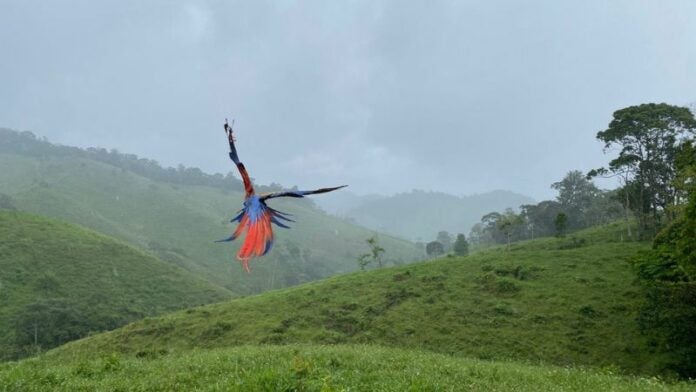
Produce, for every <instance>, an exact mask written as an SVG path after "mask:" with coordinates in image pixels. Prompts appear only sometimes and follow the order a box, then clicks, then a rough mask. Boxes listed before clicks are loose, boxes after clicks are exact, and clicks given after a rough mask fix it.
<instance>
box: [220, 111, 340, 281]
mask: <svg viewBox="0 0 696 392" xmlns="http://www.w3.org/2000/svg"><path fill="white" fill-rule="evenodd" d="M225 132H226V133H227V136H228V141H229V144H230V154H229V155H230V159H231V160H232V161H233V162H234V163H235V165H236V166H237V169H238V170H239V174H240V175H241V176H242V181H243V182H244V191H245V197H244V206H243V208H242V209H241V210H239V211H238V214H237V216H235V217H234V218H232V220H231V222H238V223H239V224H238V225H237V228H236V229H235V231H234V232H233V233H232V235H231V236H230V237H229V238H226V239H224V240H220V241H218V242H227V241H234V240H235V239H236V238H238V237H239V236H241V235H242V234H244V232H246V237H245V238H244V243H242V247H241V248H240V249H239V252H238V253H237V259H238V260H239V261H240V262H241V263H242V266H243V267H244V269H245V270H246V271H247V272H249V260H251V259H252V258H254V257H260V256H263V255H265V254H266V253H268V251H270V250H271V247H272V246H273V227H272V224H275V225H277V226H280V227H283V228H286V229H289V227H288V226H287V225H286V224H285V223H283V221H285V222H293V220H292V219H290V218H289V217H288V214H285V213H283V212H280V211H277V210H275V209H273V208H271V207H269V206H268V205H267V204H266V200H268V199H272V198H276V197H304V196H306V195H313V194H318V193H326V192H331V191H334V190H336V189H340V188H343V187H345V186H346V185H342V186H338V187H333V188H322V189H316V190H311V191H283V192H275V193H267V194H262V195H257V194H256V193H255V192H254V187H253V184H252V183H251V179H250V177H249V174H248V173H247V171H246V168H245V167H244V164H243V163H241V162H240V161H239V157H238V156H237V149H236V148H235V145H234V137H233V135H232V128H231V127H230V126H229V125H228V124H227V123H226V122H225Z"/></svg>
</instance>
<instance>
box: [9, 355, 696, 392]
mask: <svg viewBox="0 0 696 392" xmlns="http://www.w3.org/2000/svg"><path fill="white" fill-rule="evenodd" d="M695 389H696V388H694V385H693V384H687V383H678V384H665V383H663V382H660V381H659V380H657V379H654V378H637V377H620V376H617V375H614V374H612V372H611V371H608V370H605V371H597V370H588V369H569V368H563V367H555V366H532V365H525V364H519V363H512V362H488V361H482V360H474V359H466V358H455V357H451V356H446V355H439V354H433V353H426V352H421V351H409V350H401V349H394V348H383V347H375V346H365V345H356V346H328V347H327V346H308V345H291V346H244V347H236V348H224V349H213V350H193V351H190V352H186V353H182V354H180V355H170V354H167V353H166V352H160V353H157V354H152V355H148V356H141V357H140V358H134V357H124V356H121V355H118V354H109V355H104V356H102V357H100V358H98V359H96V360H90V361H88V360H84V359H78V358H75V359H74V360H70V361H57V362H54V361H51V360H48V359H46V358H41V359H31V360H27V361H24V362H21V363H18V364H14V363H12V364H4V365H0V391H22V392H25V391H27V392H29V391H46V390H52V391H184V390H185V391H192V390H196V391H368V390H370V391H459V390H467V391H689V390H695Z"/></svg>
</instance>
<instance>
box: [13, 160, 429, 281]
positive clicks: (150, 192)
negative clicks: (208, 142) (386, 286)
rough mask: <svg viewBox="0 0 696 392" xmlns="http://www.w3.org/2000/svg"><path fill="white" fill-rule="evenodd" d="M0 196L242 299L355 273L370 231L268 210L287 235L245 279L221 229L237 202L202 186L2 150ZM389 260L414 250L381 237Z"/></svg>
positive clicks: (308, 213) (284, 206)
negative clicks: (285, 219)
mask: <svg viewBox="0 0 696 392" xmlns="http://www.w3.org/2000/svg"><path fill="white" fill-rule="evenodd" d="M0 167H2V168H3V170H0V189H2V192H3V193H5V194H8V195H10V196H11V197H12V198H13V199H14V203H15V205H16V206H17V207H18V208H19V209H22V210H26V211H30V212H35V213H38V214H41V215H46V216H51V217H58V218H61V219H64V220H68V221H71V222H75V223H79V224H81V225H84V226H87V227H89V228H92V229H95V230H97V231H100V232H103V233H106V234H109V235H112V236H115V237H117V238H120V239H123V240H126V241H128V242H130V243H131V244H134V245H136V246H139V247H141V248H142V249H145V250H148V251H151V252H153V253H154V254H156V255H157V256H159V257H160V258H162V259H164V260H166V261H169V262H171V263H174V264H177V265H179V266H181V267H183V268H185V269H187V270H189V271H191V272H193V273H195V274H197V275H199V276H202V277H204V278H206V279H208V280H210V281H212V282H215V283H217V284H219V285H221V286H224V287H226V288H228V289H230V290H233V291H236V292H240V293H252V292H260V291H263V290H267V289H269V288H280V287H286V286H288V285H293V284H297V283H301V282H306V281H309V280H314V279H318V278H322V277H326V276H330V275H333V274H336V273H342V272H349V271H354V270H356V269H357V267H358V265H357V262H356V259H357V257H358V255H359V254H361V253H364V252H365V251H367V246H366V245H365V243H364V240H365V239H366V238H368V237H369V236H371V235H372V232H371V231H369V230H367V229H364V228H361V227H358V226H355V225H352V224H349V223H347V222H345V221H342V220H340V219H337V218H334V217H330V216H328V215H326V214H323V213H321V212H320V211H319V210H317V209H316V208H314V207H312V205H311V204H310V203H308V202H306V201H303V200H278V201H277V202H276V201H275V200H274V201H273V202H272V203H271V204H272V205H273V206H274V207H276V208H278V209H280V210H281V211H286V212H289V213H292V214H295V215H296V220H297V222H296V223H294V224H293V225H292V226H293V229H292V230H284V229H278V235H277V239H276V245H275V248H274V249H273V251H272V252H271V254H270V255H269V256H267V257H264V259H262V260H261V261H254V262H252V270H253V273H252V274H251V275H247V274H245V273H243V271H242V269H241V268H240V267H239V265H238V264H237V262H236V261H235V260H234V254H235V253H236V250H237V247H238V246H239V244H238V243H233V244H231V245H230V244H214V243H213V241H214V240H216V239H220V238H224V237H226V236H228V235H229V232H230V231H231V229H232V226H231V225H230V224H229V223H228V222H227V221H228V220H229V218H231V217H232V216H233V215H234V212H235V211H237V210H238V209H239V208H240V207H241V202H242V195H241V194H240V193H235V192H225V191H223V190H220V189H215V188H210V187H205V186H186V185H173V184H169V183H166V182H158V181H154V180H150V179H147V178H144V177H142V176H139V175H136V174H134V173H132V172H129V171H125V170H122V169H119V168H116V167H114V166H110V165H108V164H104V163H101V162H97V161H93V160H89V159H85V158H74V157H69V156H68V157H56V156H46V157H43V158H41V159H37V158H34V157H28V156H22V155H15V154H9V153H0ZM380 242H381V244H382V246H383V247H384V248H386V249H387V253H386V256H387V258H390V259H394V260H397V261H413V260H416V259H418V258H420V257H421V251H420V250H418V249H417V248H416V247H415V245H413V244H411V243H408V242H406V241H402V240H398V239H395V238H391V237H388V236H381V237H380Z"/></svg>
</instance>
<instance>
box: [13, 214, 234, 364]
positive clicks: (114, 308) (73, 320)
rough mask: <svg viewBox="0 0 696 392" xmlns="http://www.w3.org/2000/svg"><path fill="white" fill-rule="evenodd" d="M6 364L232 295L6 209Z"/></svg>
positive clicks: (98, 238)
mask: <svg viewBox="0 0 696 392" xmlns="http://www.w3.org/2000/svg"><path fill="white" fill-rule="evenodd" d="M0 239H2V240H0V360H2V359H10V358H17V357H21V356H24V355H26V354H29V353H31V352H34V351H35V350H36V349H37V347H40V348H41V349H47V348H51V347H53V346H56V345H58V344H62V343H65V342H66V341H69V340H73V339H76V338H79V337H82V336H86V334H87V333H89V332H93V331H95V332H96V331H103V330H107V329H113V328H116V327H119V326H121V325H123V324H126V323H128V322H130V321H134V320H136V319H140V318H143V317H145V316H153V315H157V314H160V313H163V312H166V311H172V310H176V309H183V308H187V307H190V306H196V305H201V304H207V303H211V302H217V301H221V300H224V299H228V298H230V297H232V293H231V292H229V291H227V290H225V289H223V288H221V287H219V286H216V285H214V284H212V283H210V282H207V281H205V280H203V279H201V278H198V277H196V276H194V275H192V274H190V273H188V272H186V271H184V270H183V269H181V268H178V267H175V266H172V265H170V264H168V263H165V262H163V261H161V260H158V259H156V258H154V257H152V256H150V255H147V254H145V253H143V252H141V251H139V250H137V249H135V248H132V247H130V246H128V245H126V244H124V243H122V242H120V241H118V240H115V239H113V238H110V237H107V236H104V235H102V234H98V233H95V232H93V231H91V230H87V229H85V228H82V227H78V226H75V225H71V224H67V223H63V222H59V221H56V220H53V219H46V218H42V217H38V216H33V215H29V214H25V213H20V212H13V211H8V210H7V209H0Z"/></svg>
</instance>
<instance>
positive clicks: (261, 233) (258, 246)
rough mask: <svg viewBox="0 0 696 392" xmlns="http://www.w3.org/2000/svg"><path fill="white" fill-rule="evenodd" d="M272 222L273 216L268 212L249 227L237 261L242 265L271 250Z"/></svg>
mask: <svg viewBox="0 0 696 392" xmlns="http://www.w3.org/2000/svg"><path fill="white" fill-rule="evenodd" d="M243 220H244V219H243ZM271 222H272V216H271V213H270V211H268V212H264V213H263V214H262V215H261V216H259V217H258V218H257V219H256V221H254V222H252V223H251V224H249V225H248V228H247V234H246V238H244V243H243V244H242V247H241V248H240V249H239V253H237V259H238V260H240V261H241V262H242V264H244V263H248V261H249V260H250V259H252V258H254V257H259V256H263V255H265V254H266V253H268V251H269V250H271V247H272V246H273V229H272V228H271ZM245 268H246V267H245Z"/></svg>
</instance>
